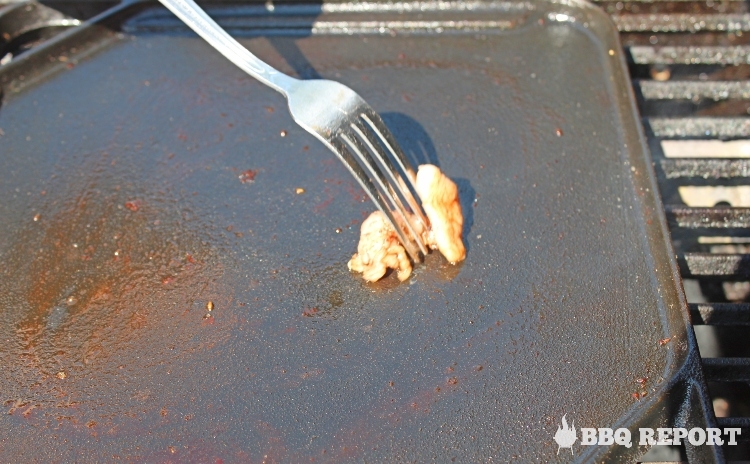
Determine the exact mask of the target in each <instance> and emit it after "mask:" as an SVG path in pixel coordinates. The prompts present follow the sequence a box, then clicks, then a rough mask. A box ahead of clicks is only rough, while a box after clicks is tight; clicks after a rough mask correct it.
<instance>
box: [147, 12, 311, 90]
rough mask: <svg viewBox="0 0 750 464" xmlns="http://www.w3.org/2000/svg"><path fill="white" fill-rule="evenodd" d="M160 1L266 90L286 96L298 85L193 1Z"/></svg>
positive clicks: (295, 80)
mask: <svg viewBox="0 0 750 464" xmlns="http://www.w3.org/2000/svg"><path fill="white" fill-rule="evenodd" d="M159 1H160V2H161V3H162V4H163V5H164V6H165V7H167V8H168V9H169V10H170V11H171V12H172V13H174V14H175V15H176V16H177V17H178V18H180V19H181V20H182V22H184V23H185V24H186V25H187V26H188V27H189V28H190V29H192V30H193V31H195V33H196V34H198V35H199V36H201V37H203V39H204V40H205V41H206V42H208V43H209V44H210V45H211V46H212V47H214V48H215V49H216V50H218V51H219V52H220V53H221V54H222V55H224V56H225V57H226V58H227V59H228V60H229V61H231V62H232V63H234V64H236V65H237V66H239V68H240V69H242V70H243V71H245V72H246V73H248V74H250V75H251V76H253V77H254V78H256V79H258V80H259V81H261V82H262V83H264V84H266V85H267V86H269V87H271V88H273V89H274V90H276V91H278V92H281V93H282V94H284V95H285V96H286V95H287V90H288V89H289V88H290V86H293V85H294V84H295V83H297V82H298V80H297V79H294V78H293V77H289V76H287V75H286V74H283V73H280V72H279V71H277V70H276V69H274V68H273V67H271V66H269V65H267V64H266V63H264V62H263V61H261V60H260V59H259V58H258V57H256V56H255V55H253V54H252V53H250V52H249V51H248V50H247V49H246V48H245V47H243V46H242V45H240V43H239V42H237V41H236V40H235V39H234V38H232V36H230V35H229V34H227V32H226V31H225V30H224V29H222V28H221V26H219V25H218V24H216V22H215V21H214V20H213V19H211V18H210V17H209V16H208V15H207V14H206V12H205V11H203V10H202V9H201V8H200V7H199V6H198V5H197V4H196V3H195V2H194V1H193V0H159Z"/></svg>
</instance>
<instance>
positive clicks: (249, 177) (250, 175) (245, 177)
mask: <svg viewBox="0 0 750 464" xmlns="http://www.w3.org/2000/svg"><path fill="white" fill-rule="evenodd" d="M256 174H258V171H253V170H252V169H248V170H247V171H244V172H243V173H242V174H240V175H239V179H240V182H242V183H243V184H247V183H250V182H254V181H255V175H256Z"/></svg>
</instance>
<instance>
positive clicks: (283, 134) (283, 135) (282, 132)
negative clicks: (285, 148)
mask: <svg viewBox="0 0 750 464" xmlns="http://www.w3.org/2000/svg"><path fill="white" fill-rule="evenodd" d="M286 134H287V132H286V131H285V130H283V131H281V133H280V134H279V135H281V136H282V137H286Z"/></svg>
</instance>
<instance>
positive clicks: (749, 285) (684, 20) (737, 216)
mask: <svg viewBox="0 0 750 464" xmlns="http://www.w3.org/2000/svg"><path fill="white" fill-rule="evenodd" d="M599 4H600V6H601V7H602V8H604V9H605V11H607V12H608V13H609V14H611V15H612V18H613V20H614V21H615V23H616V24H617V26H618V28H619V30H620V32H621V40H622V43H623V46H624V48H625V50H626V53H627V56H628V58H629V63H628V64H629V67H630V72H631V77H632V78H633V85H634V90H635V93H636V96H637V101H638V106H639V110H640V112H641V116H642V118H643V125H644V129H645V132H646V136H647V139H648V144H649V148H650V150H651V154H652V157H653V162H654V168H655V170H656V174H657V181H658V183H659V188H660V191H661V196H662V200H663V202H664V207H665V211H666V215H667V219H668V223H669V228H670V231H671V233H672V239H673V244H674V250H675V253H676V258H677V261H678V263H679V266H680V273H681V274H682V277H683V279H684V282H685V289H686V294H687V297H688V302H689V308H690V313H691V318H692V323H693V325H694V327H695V331H696V335H697V339H698V345H699V348H700V352H701V357H702V367H703V374H704V377H705V379H706V383H707V391H703V392H702V394H703V395H709V396H710V398H711V400H712V402H713V404H714V412H715V415H716V423H717V424H718V426H719V427H740V428H742V434H741V437H743V438H744V441H743V440H740V443H739V445H738V446H724V447H723V451H724V455H725V458H726V459H727V460H730V461H731V460H737V459H748V457H750V447H748V441H747V440H748V438H750V343H748V339H747V335H746V333H747V329H748V325H750V117H749V116H748V115H750V12H749V11H748V10H749V8H748V3H747V2H745V1H734V0H730V1H721V2H712V1H706V2H695V1H648V2H645V1H644V2H641V1H629V2H614V1H612V2H610V1H606V2H599ZM709 419H713V418H709Z"/></svg>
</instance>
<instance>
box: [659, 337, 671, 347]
mask: <svg viewBox="0 0 750 464" xmlns="http://www.w3.org/2000/svg"><path fill="white" fill-rule="evenodd" d="M670 341H672V339H671V338H662V339H661V340H659V346H664V345H666V344H667V343H669V342H670Z"/></svg>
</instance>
